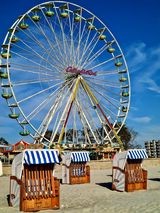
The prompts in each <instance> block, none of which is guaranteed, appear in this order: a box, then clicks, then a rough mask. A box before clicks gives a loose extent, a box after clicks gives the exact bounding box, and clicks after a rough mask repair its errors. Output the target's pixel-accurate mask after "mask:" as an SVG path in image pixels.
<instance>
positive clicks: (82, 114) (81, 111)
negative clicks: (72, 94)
mask: <svg viewBox="0 0 160 213" xmlns="http://www.w3.org/2000/svg"><path fill="white" fill-rule="evenodd" d="M76 105H77V108H78V110H79V112H80V114H81V119H82V120H84V122H85V123H86V125H87V127H88V128H89V130H90V132H91V134H92V135H93V138H94V140H95V141H96V143H98V144H99V143H100V142H99V140H98V138H97V137H96V134H95V132H94V130H93V128H92V126H91V124H92V122H91V120H90V119H92V118H91V117H90V118H89V120H88V119H87V116H88V114H87V116H86V113H85V112H86V111H85V110H84V109H82V107H81V105H82V104H81V103H80V100H77V99H76Z"/></svg>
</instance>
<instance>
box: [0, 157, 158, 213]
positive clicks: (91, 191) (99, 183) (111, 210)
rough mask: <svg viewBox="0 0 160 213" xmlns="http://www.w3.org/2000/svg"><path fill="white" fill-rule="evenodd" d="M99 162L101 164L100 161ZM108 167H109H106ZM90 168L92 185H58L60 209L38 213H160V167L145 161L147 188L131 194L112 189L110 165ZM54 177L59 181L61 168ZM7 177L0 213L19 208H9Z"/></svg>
mask: <svg viewBox="0 0 160 213" xmlns="http://www.w3.org/2000/svg"><path fill="white" fill-rule="evenodd" d="M99 163H100V162H99ZM107 165H108V166H107ZM104 166H105V162H103V163H102V166H101V167H98V166H96V164H95V163H92V165H91V183H90V184H81V185H78V184H77V185H62V184H61V185H60V193H61V194H60V207H61V208H60V209H59V210H45V211H40V212H44V213H49V212H52V213H53V212H55V213H60V212H64V213H116V212H119V213H121V212H123V213H132V212H133V213H141V212H142V213H159V212H160V201H159V199H160V164H159V162H158V163H157V164H155V163H154V165H153V164H152V163H151V162H150V161H148V162H147V163H146V162H145V168H146V169H147V171H148V189H147V190H139V191H134V192H117V191H112V190H111V181H112V177H111V174H112V170H111V163H109V164H106V169H105V168H104ZM56 175H57V176H58V177H59V178H61V172H60V168H57V170H56ZM8 193H9V176H2V177H0V213H11V212H13V213H16V212H19V210H18V208H13V207H8V204H7V194H8Z"/></svg>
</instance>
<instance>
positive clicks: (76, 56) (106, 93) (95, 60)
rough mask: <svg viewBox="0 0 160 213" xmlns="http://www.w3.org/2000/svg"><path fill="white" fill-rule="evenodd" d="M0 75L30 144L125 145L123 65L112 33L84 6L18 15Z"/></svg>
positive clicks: (62, 5)
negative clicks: (122, 131) (115, 142)
mask: <svg viewBox="0 0 160 213" xmlns="http://www.w3.org/2000/svg"><path fill="white" fill-rule="evenodd" d="M0 80H1V88H2V94H1V96H2V97H3V98H4V99H5V100H6V102H7V105H8V107H9V109H10V114H9V117H10V118H11V119H15V120H17V121H18V123H19V124H20V126H21V128H22V130H21V131H20V135H22V136H28V135H30V136H31V137H33V139H34V143H44V144H45V145H47V146H48V147H50V146H51V145H52V144H54V143H58V144H60V145H61V144H67V143H72V144H79V143H85V144H103V143H111V144H112V143H114V141H118V143H119V144H120V145H122V142H121V139H120V137H119V136H118V133H119V131H120V129H121V128H122V126H123V124H124V122H125V120H126V117H127V114H128V110H129V105H130V80H129V72H128V68H127V64H126V61H125V58H124V55H123V52H122V50H121V48H120V46H119V44H118V42H117V40H116V38H115V37H114V36H113V34H112V33H111V31H110V30H109V29H108V27H107V26H106V25H105V24H104V23H103V22H102V21H101V20H100V19H99V18H98V17H96V15H94V14H93V13H91V12H90V11H88V10H86V9H85V8H83V7H81V6H79V5H76V4H73V3H70V2H66V1H49V2H45V3H42V4H39V5H37V6H35V7H33V8H31V9H30V10H28V11H27V12H26V13H25V14H23V15H21V16H20V17H18V19H17V20H16V21H15V22H14V24H13V25H12V26H11V28H10V29H9V30H8V33H7V35H6V37H5V39H4V42H3V45H2V49H1V63H0ZM48 132H49V133H50V134H49V137H48V136H47V133H48Z"/></svg>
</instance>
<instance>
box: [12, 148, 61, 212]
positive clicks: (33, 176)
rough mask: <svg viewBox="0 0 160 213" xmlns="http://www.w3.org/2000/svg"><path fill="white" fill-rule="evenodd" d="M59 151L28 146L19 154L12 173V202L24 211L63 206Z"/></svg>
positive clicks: (15, 159) (13, 164)
mask: <svg viewBox="0 0 160 213" xmlns="http://www.w3.org/2000/svg"><path fill="white" fill-rule="evenodd" d="M58 156H59V152H58V150H52V149H26V150H24V151H23V152H22V153H20V154H18V155H16V157H15V158H14V160H13V163H12V175H11V176H10V205H11V206H13V207H16V206H19V209H20V211H24V212H33V211H39V210H42V209H59V207H60V202H59V180H58V179H57V178H56V177H54V168H55V164H59V157H58Z"/></svg>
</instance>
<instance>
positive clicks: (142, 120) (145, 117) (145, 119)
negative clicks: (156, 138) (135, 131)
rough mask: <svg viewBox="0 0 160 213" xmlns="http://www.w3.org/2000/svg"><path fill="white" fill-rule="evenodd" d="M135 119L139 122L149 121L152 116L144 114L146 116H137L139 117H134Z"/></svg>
mask: <svg viewBox="0 0 160 213" xmlns="http://www.w3.org/2000/svg"><path fill="white" fill-rule="evenodd" d="M132 120H133V121H135V122H137V123H143V124H144V123H145V124H146V123H149V122H150V121H151V118H150V117H148V116H144V117H137V118H132Z"/></svg>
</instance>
